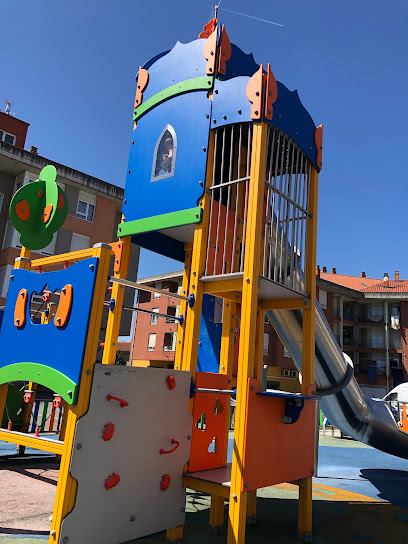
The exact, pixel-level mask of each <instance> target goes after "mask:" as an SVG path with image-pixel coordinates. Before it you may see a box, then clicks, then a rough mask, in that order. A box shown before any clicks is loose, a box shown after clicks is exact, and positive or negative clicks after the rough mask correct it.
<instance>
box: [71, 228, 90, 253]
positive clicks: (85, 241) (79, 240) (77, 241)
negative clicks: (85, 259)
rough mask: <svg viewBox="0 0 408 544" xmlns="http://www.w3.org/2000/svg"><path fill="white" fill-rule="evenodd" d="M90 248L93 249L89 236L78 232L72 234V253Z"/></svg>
mask: <svg viewBox="0 0 408 544" xmlns="http://www.w3.org/2000/svg"><path fill="white" fill-rule="evenodd" d="M89 247H91V239H90V237H89V236H83V235H82V234H78V233H76V232H73V233H72V240H71V249H70V251H80V250H81V249H88V248H89Z"/></svg>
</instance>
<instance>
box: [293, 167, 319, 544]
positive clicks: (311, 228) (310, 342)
mask: <svg viewBox="0 0 408 544" xmlns="http://www.w3.org/2000/svg"><path fill="white" fill-rule="evenodd" d="M317 195H318V173H317V171H316V170H315V169H314V168H313V167H311V175H310V192H309V213H310V214H311V217H310V219H309V221H308V225H307V234H306V248H307V254H306V262H305V287H306V293H308V294H309V295H310V306H309V308H308V309H305V310H303V348H302V389H301V391H302V395H305V394H306V393H307V390H308V387H309V386H310V385H313V384H314V360H315V309H316V246H317ZM306 480H307V481H306V486H305V487H300V488H299V512H298V539H299V540H301V541H303V542H311V541H312V478H311V477H308V478H306Z"/></svg>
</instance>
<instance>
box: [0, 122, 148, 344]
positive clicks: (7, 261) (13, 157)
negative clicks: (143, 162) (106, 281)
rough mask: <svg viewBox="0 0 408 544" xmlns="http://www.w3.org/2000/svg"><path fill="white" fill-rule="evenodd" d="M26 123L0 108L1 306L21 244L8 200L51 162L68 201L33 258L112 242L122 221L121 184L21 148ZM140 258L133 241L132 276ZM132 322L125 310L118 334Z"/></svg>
mask: <svg viewBox="0 0 408 544" xmlns="http://www.w3.org/2000/svg"><path fill="white" fill-rule="evenodd" d="M28 126H29V125H28V123H26V122H24V121H21V120H20V119H17V118H16V117H14V116H11V115H9V114H6V113H4V112H0V244H1V245H0V306H3V305H4V304H5V297H6V295H7V290H8V284H9V279H10V273H11V270H12V269H13V266H14V260H15V258H16V257H18V256H19V255H20V248H21V245H20V243H19V233H18V232H17V231H16V230H15V229H14V227H13V225H12V223H11V221H10V217H9V213H8V208H9V205H10V201H11V198H12V196H13V195H14V193H15V192H16V191H17V190H18V189H19V188H20V187H22V186H23V185H26V184H28V183H30V182H32V181H35V180H37V179H38V175H39V173H40V171H41V170H42V168H44V166H47V165H48V164H52V165H54V166H55V168H56V169H57V175H58V177H57V183H58V184H59V185H60V186H61V188H62V189H63V190H64V191H65V194H66V196H67V200H68V216H67V219H66V221H65V223H64V226H63V227H62V228H61V229H59V231H58V232H56V233H55V234H54V238H53V241H52V242H51V244H50V245H49V246H47V247H45V248H44V249H42V250H40V251H37V252H34V251H33V252H32V258H34V259H35V258H39V257H41V256H44V255H54V254H60V253H66V252H69V251H74V250H78V249H85V248H88V247H91V246H93V245H94V244H96V243H100V242H106V243H110V242H112V241H114V240H117V236H116V232H117V225H118V223H119V222H120V220H121V210H122V201H123V192H124V191H123V189H122V188H121V187H118V186H116V185H113V184H111V183H108V182H106V181H103V180H100V179H97V178H94V177H92V176H89V175H87V174H84V173H83V172H79V171H78V170H75V169H73V168H71V167H68V166H64V165H62V164H58V163H56V162H54V161H52V160H49V159H47V158H45V157H42V156H40V155H39V154H38V151H37V149H36V148H34V147H31V148H30V150H29V151H27V150H25V149H24V145H25V140H26V134H27V129H28ZM138 259H139V248H138V247H137V246H133V247H132V255H131V265H130V274H129V278H130V279H135V278H136V274H137V266H138ZM126 296H127V297H131V298H128V302H129V303H132V301H133V296H132V293H131V292H130V293H129V294H127V295H126ZM130 322H131V316H129V314H127V316H125V319H124V321H123V326H122V327H121V334H123V335H126V334H128V333H129V330H130Z"/></svg>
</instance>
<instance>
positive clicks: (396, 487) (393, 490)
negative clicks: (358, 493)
mask: <svg viewBox="0 0 408 544" xmlns="http://www.w3.org/2000/svg"><path fill="white" fill-rule="evenodd" d="M361 476H362V478H365V479H366V480H368V481H369V482H371V483H372V484H373V486H375V487H376V488H377V489H378V491H379V497H380V498H381V499H384V500H386V501H388V502H390V503H391V504H394V505H395V506H400V507H401V508H407V509H408V494H407V490H408V472H407V471H405V470H392V469H382V468H381V469H380V468H365V469H361Z"/></svg>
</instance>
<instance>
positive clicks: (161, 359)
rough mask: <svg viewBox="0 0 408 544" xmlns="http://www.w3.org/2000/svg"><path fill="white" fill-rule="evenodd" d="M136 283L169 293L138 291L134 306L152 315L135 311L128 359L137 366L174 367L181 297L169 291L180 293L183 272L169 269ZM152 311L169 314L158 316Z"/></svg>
mask: <svg viewBox="0 0 408 544" xmlns="http://www.w3.org/2000/svg"><path fill="white" fill-rule="evenodd" d="M138 283H139V284H142V285H146V286H148V287H154V288H155V289H162V290H165V291H167V292H168V293H169V294H168V295H163V294H160V293H151V292H149V291H142V290H140V291H139V292H138V297H137V305H136V307H137V308H138V309H141V310H147V311H149V312H152V314H148V313H143V311H142V312H135V318H134V323H133V336H132V344H131V350H130V361H131V362H132V364H137V366H157V367H164V368H173V367H174V355H175V351H176V342H177V328H178V321H176V320H175V319H172V317H173V316H175V317H178V316H179V312H180V300H179V299H177V298H174V297H172V296H171V295H172V293H178V294H180V293H181V283H182V272H170V273H168V274H161V275H159V276H151V277H149V278H143V279H140V280H138ZM155 314H163V315H168V316H169V317H167V318H166V317H161V316H158V315H155Z"/></svg>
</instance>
